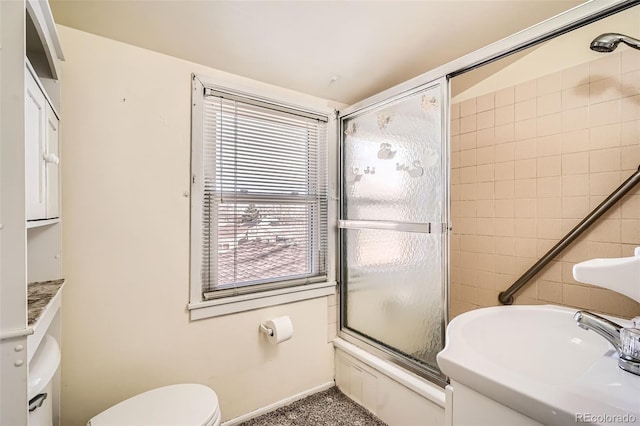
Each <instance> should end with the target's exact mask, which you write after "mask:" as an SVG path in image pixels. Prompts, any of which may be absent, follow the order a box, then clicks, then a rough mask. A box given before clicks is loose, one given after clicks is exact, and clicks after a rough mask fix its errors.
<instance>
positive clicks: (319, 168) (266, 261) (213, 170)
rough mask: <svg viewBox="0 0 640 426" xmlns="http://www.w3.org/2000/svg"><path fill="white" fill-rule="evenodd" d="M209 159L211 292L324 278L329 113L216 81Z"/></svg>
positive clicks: (210, 103) (210, 94)
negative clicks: (221, 88) (235, 90)
mask: <svg viewBox="0 0 640 426" xmlns="http://www.w3.org/2000/svg"><path fill="white" fill-rule="evenodd" d="M203 161H204V194H203V212H202V214H203V217H202V219H203V220H202V223H203V228H202V233H203V234H202V237H203V238H202V241H203V247H202V268H201V271H202V283H203V294H204V296H205V298H214V297H220V296H224V295H228V294H229V293H232V294H238V293H242V292H246V291H256V290H258V288H257V287H254V286H255V285H261V288H264V289H269V288H273V287H280V286H286V285H293V284H298V283H304V282H311V281H315V280H314V278H317V279H318V280H320V279H321V278H322V279H324V277H325V276H326V249H327V175H326V170H327V123H326V117H325V118H323V117H320V116H314V115H312V114H309V113H306V112H302V111H297V110H293V109H288V108H285V107H282V106H276V105H271V104H266V103H264V102H261V101H255V100H251V99H245V98H241V97H238V96H234V95H229V94H226V93H220V92H215V91H212V90H211V89H207V90H206V92H205V98H204V102H203ZM249 286H251V288H249ZM225 290H226V291H225Z"/></svg>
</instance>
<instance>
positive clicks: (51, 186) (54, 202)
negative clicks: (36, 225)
mask: <svg viewBox="0 0 640 426" xmlns="http://www.w3.org/2000/svg"><path fill="white" fill-rule="evenodd" d="M59 126H60V120H59V119H58V117H57V116H56V114H55V112H54V111H53V108H51V105H49V103H47V123H46V136H45V143H46V151H45V153H44V162H45V164H46V179H45V180H46V182H45V183H46V188H47V191H46V197H45V203H46V213H45V218H46V219H51V218H55V217H59V216H60V185H59V179H60V141H59V133H58V128H59Z"/></svg>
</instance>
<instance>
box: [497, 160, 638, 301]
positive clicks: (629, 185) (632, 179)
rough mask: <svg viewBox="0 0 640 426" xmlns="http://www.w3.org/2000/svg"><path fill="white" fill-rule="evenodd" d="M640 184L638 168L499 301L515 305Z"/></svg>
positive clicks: (499, 296) (503, 294) (502, 293)
mask: <svg viewBox="0 0 640 426" xmlns="http://www.w3.org/2000/svg"><path fill="white" fill-rule="evenodd" d="M638 182H640V166H638V170H636V172H635V173H634V174H632V175H631V176H629V178H628V179H627V180H625V181H624V182H623V183H622V185H620V186H619V187H618V188H617V189H616V190H615V191H613V192H612V193H611V194H610V195H609V196H608V197H607V198H606V199H605V200H604V201H603V202H602V203H600V204H599V205H598V207H596V208H595V209H593V210H592V211H591V213H589V214H588V215H587V217H585V218H584V219H583V220H582V221H581V222H580V223H579V224H577V225H576V226H575V227H574V228H573V229H572V230H571V231H569V232H568V233H567V235H565V236H564V238H562V239H561V240H560V241H559V242H558V244H556V245H555V246H553V247H552V248H551V250H549V251H548V252H547V253H546V254H545V255H544V256H542V257H541V258H540V260H538V261H537V262H536V263H535V264H534V265H533V266H532V267H531V268H529V270H527V272H525V273H524V274H522V276H521V277H520V278H518V280H517V281H516V282H514V283H513V284H512V285H511V287H509V288H508V289H507V290H505V291H503V292H501V293H500V294H499V295H498V300H499V301H500V303H502V304H503V305H512V304H513V295H514V294H516V293H517V292H518V291H520V289H521V288H522V287H524V286H525V285H526V284H527V283H528V282H529V280H531V278H533V277H534V276H535V275H536V274H537V273H538V272H540V271H541V270H542V269H544V267H545V266H547V264H548V263H549V262H550V261H551V260H552V259H553V258H554V257H556V256H557V255H558V254H560V252H561V251H562V250H564V249H565V248H566V247H567V246H568V245H569V244H571V243H572V242H573V241H574V240H575V239H576V238H578V237H579V236H580V235H581V234H582V233H583V232H584V231H585V230H586V229H587V228H589V227H590V226H591V225H592V224H593V223H594V222H595V221H596V220H598V219H599V218H600V216H602V215H603V214H605V213H606V212H607V210H609V209H610V208H611V206H613V205H614V204H615V203H617V202H618V201H620V199H621V198H622V197H624V196H625V195H626V194H627V193H628V192H629V191H631V190H632V189H633V187H634V186H636V184H637V183H638Z"/></svg>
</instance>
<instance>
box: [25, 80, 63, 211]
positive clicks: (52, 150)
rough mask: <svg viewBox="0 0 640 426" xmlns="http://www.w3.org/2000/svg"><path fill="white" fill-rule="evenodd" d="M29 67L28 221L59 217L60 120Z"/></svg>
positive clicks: (27, 87) (27, 120) (27, 108)
mask: <svg viewBox="0 0 640 426" xmlns="http://www.w3.org/2000/svg"><path fill="white" fill-rule="evenodd" d="M29 68H30V67H27V69H26V70H25V197H26V219H27V221H32V220H42V219H53V218H57V217H59V214H60V213H59V190H58V188H59V185H58V182H59V170H58V167H59V162H60V160H59V152H58V150H59V141H58V128H59V119H58V116H57V115H56V113H55V111H54V110H53V108H52V107H51V105H50V104H49V102H48V100H47V97H46V96H45V94H44V91H43V90H42V88H41V86H40V84H38V82H37V80H36V77H34V76H33V74H32V72H31V69H29Z"/></svg>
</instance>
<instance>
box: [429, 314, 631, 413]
mask: <svg viewBox="0 0 640 426" xmlns="http://www.w3.org/2000/svg"><path fill="white" fill-rule="evenodd" d="M575 312H576V309H570V308H565V307H559V306H551V305H546V306H500V307H492V308H484V309H477V310H474V311H471V312H467V313H464V314H462V315H460V316H458V317H456V318H455V319H453V320H452V321H451V322H450V323H449V326H448V327H447V339H446V340H447V342H446V345H445V348H444V349H443V350H442V351H441V352H440V353H439V354H438V356H437V360H438V365H439V366H440V369H441V370H442V371H443V372H444V373H445V374H446V375H447V376H449V377H450V378H451V379H452V380H455V381H457V382H459V383H461V384H463V385H466V386H467V387H469V388H471V389H473V390H475V391H476V392H479V393H481V394H483V395H485V396H487V397H489V398H491V399H493V400H495V401H498V402H500V403H501V404H503V405H505V406H507V407H510V408H512V409H514V410H516V411H518V412H520V413H522V414H524V415H526V416H528V417H531V418H532V419H534V420H536V421H538V422H540V423H543V424H554V425H555V424H572V425H575V424H576V414H579V413H590V414H596V415H609V416H618V415H619V416H624V415H627V419H628V420H631V421H627V423H626V424H640V376H636V375H633V374H630V373H627V372H625V371H622V370H621V369H620V368H618V365H617V364H618V354H617V352H616V350H615V349H614V347H613V346H611V345H610V344H609V343H608V342H607V341H606V340H604V339H603V338H602V337H600V336H598V335H597V334H596V333H593V332H590V331H585V330H583V329H581V328H579V327H578V326H577V325H576V321H575V320H574V319H573V315H574V314H575ZM608 318H609V319H611V320H612V321H615V322H617V323H618V324H620V325H623V326H630V325H631V323H630V321H627V320H624V319H620V318H614V317H608ZM454 392H455V390H454Z"/></svg>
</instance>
